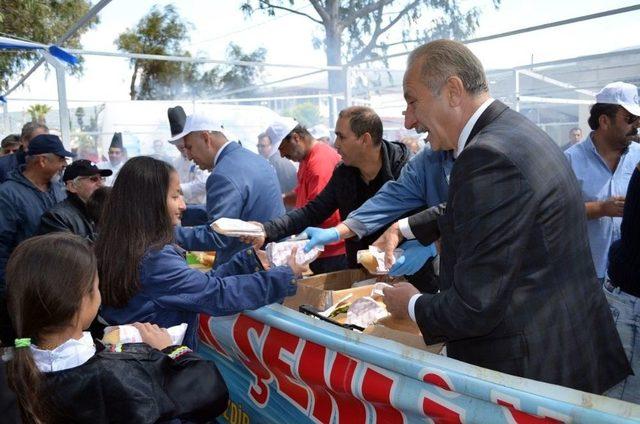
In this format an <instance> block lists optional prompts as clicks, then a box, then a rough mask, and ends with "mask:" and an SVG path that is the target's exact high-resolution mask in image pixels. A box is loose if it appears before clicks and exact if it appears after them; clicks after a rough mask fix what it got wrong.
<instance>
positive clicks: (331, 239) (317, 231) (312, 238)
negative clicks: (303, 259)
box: [300, 227, 340, 253]
mask: <svg viewBox="0 0 640 424" xmlns="http://www.w3.org/2000/svg"><path fill="white" fill-rule="evenodd" d="M303 234H304V235H306V237H307V238H308V239H309V242H308V243H307V244H306V245H305V246H304V251H305V253H309V251H310V250H311V249H313V248H314V247H317V246H324V245H325V244H329V243H335V242H337V241H338V240H340V234H338V230H336V229H335V228H317V227H307V228H306V229H305V230H304V231H303V232H302V233H300V235H301V236H302V235H303Z"/></svg>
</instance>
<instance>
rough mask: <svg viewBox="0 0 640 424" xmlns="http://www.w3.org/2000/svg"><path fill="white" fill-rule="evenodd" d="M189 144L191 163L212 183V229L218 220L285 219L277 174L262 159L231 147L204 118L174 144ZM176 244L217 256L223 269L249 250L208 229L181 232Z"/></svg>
mask: <svg viewBox="0 0 640 424" xmlns="http://www.w3.org/2000/svg"><path fill="white" fill-rule="evenodd" d="M181 138H182V139H183V141H184V149H185V152H186V154H187V157H188V158H189V159H190V160H193V161H194V162H195V163H196V165H198V166H199V167H200V169H203V170H212V171H211V175H210V176H209V178H207V183H206V188H207V199H206V200H207V204H206V208H207V216H208V219H209V221H208V222H209V224H210V223H211V222H213V221H215V220H216V219H218V218H223V217H226V218H238V219H242V220H245V221H259V222H260V221H265V220H270V219H273V218H276V217H278V216H280V215H282V214H283V213H284V207H283V204H282V196H281V194H280V188H279V185H278V179H277V177H276V174H275V172H274V170H273V168H272V167H271V166H270V165H269V163H268V162H266V161H265V160H264V159H262V158H260V156H258V155H256V154H255V153H253V152H250V151H249V150H247V149H245V148H243V147H242V146H240V145H239V144H238V143H234V142H231V141H229V140H228V139H227V137H226V136H225V135H224V128H223V126H222V125H221V124H220V123H217V122H214V121H212V120H211V119H209V118H208V117H206V116H204V115H199V114H194V115H190V116H188V117H187V120H186V122H185V124H184V129H183V130H182V132H180V133H178V134H175V135H174V136H173V137H172V138H171V141H173V140H178V139H181ZM176 241H177V242H178V244H179V245H181V246H182V247H183V248H185V249H188V250H215V251H216V253H217V254H216V262H215V265H219V264H222V263H225V262H227V261H228V260H229V259H230V258H231V256H233V254H234V253H236V252H238V251H240V250H241V249H242V248H243V247H245V246H244V245H243V244H242V243H241V242H240V241H239V240H238V239H236V238H227V237H223V236H220V235H218V234H216V233H214V232H213V231H212V230H211V229H210V228H209V226H208V225H199V226H195V227H177V228H176Z"/></svg>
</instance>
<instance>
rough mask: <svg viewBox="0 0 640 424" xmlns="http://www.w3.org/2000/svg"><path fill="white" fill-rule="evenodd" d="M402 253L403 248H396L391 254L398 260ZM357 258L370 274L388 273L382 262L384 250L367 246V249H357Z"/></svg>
mask: <svg viewBox="0 0 640 424" xmlns="http://www.w3.org/2000/svg"><path fill="white" fill-rule="evenodd" d="M403 253H404V250H402V249H396V250H394V251H393V256H394V258H395V259H396V260H398V258H399V257H400V256H402V254H403ZM357 260H358V263H359V264H362V266H363V267H365V268H366V270H367V271H369V272H370V273H371V274H374V275H384V274H388V273H389V270H388V269H387V267H386V266H385V264H384V250H380V249H379V248H377V247H376V246H369V249H368V250H358V256H357Z"/></svg>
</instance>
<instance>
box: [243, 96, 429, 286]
mask: <svg viewBox="0 0 640 424" xmlns="http://www.w3.org/2000/svg"><path fill="white" fill-rule="evenodd" d="M335 133H336V141H335V147H336V149H337V150H338V153H339V154H340V156H341V157H342V163H340V164H339V165H338V166H337V167H336V169H335V170H334V171H333V175H332V176H331V179H330V180H329V182H328V183H327V185H326V187H325V188H324V190H322V192H320V194H318V196H317V197H316V198H315V199H313V200H312V201H310V202H309V203H307V204H306V205H305V206H304V207H302V208H299V209H295V210H293V211H291V212H288V213H287V214H286V215H283V216H281V217H279V218H277V219H274V220H272V221H269V222H265V223H263V224H262V225H263V228H264V232H265V235H266V237H259V238H256V239H251V240H247V241H251V242H252V244H254V246H258V245H259V246H261V245H262V244H263V243H264V242H265V241H266V242H269V241H277V240H280V239H282V238H284V237H287V236H290V235H292V234H297V233H299V232H301V231H303V230H304V229H305V228H307V227H310V226H317V225H319V224H320V223H322V222H323V221H324V220H325V219H327V218H328V217H329V216H330V215H331V214H332V213H334V212H335V210H336V209H338V210H339V212H340V218H341V219H342V220H344V219H346V218H347V215H349V213H350V212H351V211H354V210H356V209H357V208H358V207H360V205H362V204H363V203H364V202H365V201H367V200H368V199H369V198H371V197H373V195H375V194H376V192H377V191H378V190H379V189H380V188H381V187H382V186H383V185H384V183H386V182H387V181H390V180H396V179H397V178H398V177H399V176H400V171H401V170H402V168H403V166H404V165H405V163H407V161H408V160H409V159H410V158H411V152H409V150H408V149H407V147H406V146H405V145H404V144H402V143H399V142H389V141H386V140H383V139H382V121H381V120H380V117H379V116H378V115H377V114H376V113H375V111H374V110H373V109H371V108H368V107H364V106H352V107H349V108H346V109H344V110H342V111H341V112H340V114H339V115H338V120H337V122H336V129H335ZM385 228H386V227H385ZM385 228H381V229H380V230H378V231H376V232H375V233H372V234H369V235H367V236H366V237H363V238H361V239H357V238H355V237H354V238H350V239H347V240H345V247H346V253H347V264H348V267H349V268H357V266H358V265H357V252H358V250H363V249H368V247H369V245H371V244H372V243H373V242H374V241H375V240H376V239H377V238H378V237H379V236H380V235H381V234H382V233H383V231H384V230H385ZM414 276H415V278H414V277H409V280H410V281H411V282H413V283H415V284H416V286H417V287H418V288H419V289H420V290H422V291H432V288H433V267H432V266H431V263H430V262H428V263H427V264H426V265H425V266H424V267H423V268H422V269H421V271H419V272H418V273H416V274H414ZM418 284H419V286H418Z"/></svg>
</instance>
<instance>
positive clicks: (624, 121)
mask: <svg viewBox="0 0 640 424" xmlns="http://www.w3.org/2000/svg"><path fill="white" fill-rule="evenodd" d="M639 117H640V105H639V104H638V89H637V87H636V86H634V85H632V84H627V83H624V82H613V83H611V84H608V85H606V86H605V87H604V88H603V89H602V90H600V92H599V93H598V94H597V95H596V103H595V104H594V105H593V106H591V111H590V116H589V121H588V123H589V126H590V127H591V129H592V130H593V131H592V132H591V133H590V134H589V136H588V137H587V138H585V140H584V141H582V142H581V143H578V144H576V145H574V146H573V147H571V148H569V149H568V150H567V151H566V152H565V155H566V156H567V158H568V159H569V162H570V163H571V167H572V168H573V172H574V173H575V174H576V177H578V182H579V183H580V185H581V190H582V197H583V199H584V202H585V209H586V213H587V231H588V235H589V244H590V246H591V256H592V257H593V263H594V265H595V269H596V274H597V276H598V278H599V279H600V280H601V281H604V277H605V272H606V267H607V254H608V252H609V247H610V246H611V243H612V242H613V241H614V240H617V239H619V238H620V223H621V222H622V211H623V209H624V202H625V196H626V193H627V186H628V185H629V180H630V179H631V174H632V173H633V170H634V168H635V166H636V164H637V163H638V162H639V161H640V146H639V145H638V144H637V143H632V142H631V140H632V139H633V137H635V136H636V134H637V132H638V126H640V119H639Z"/></svg>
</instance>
